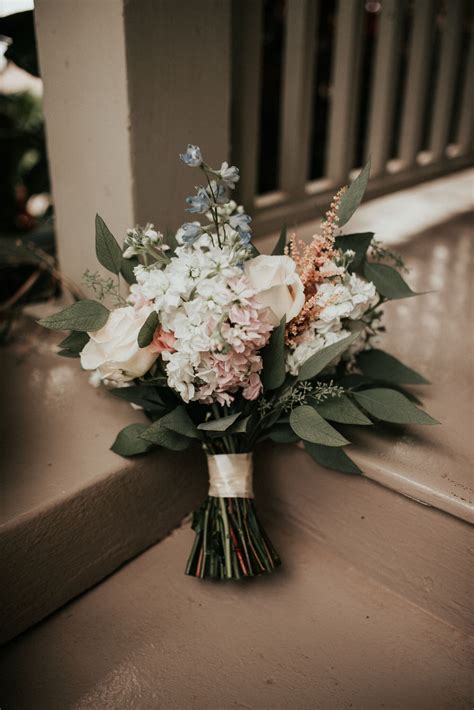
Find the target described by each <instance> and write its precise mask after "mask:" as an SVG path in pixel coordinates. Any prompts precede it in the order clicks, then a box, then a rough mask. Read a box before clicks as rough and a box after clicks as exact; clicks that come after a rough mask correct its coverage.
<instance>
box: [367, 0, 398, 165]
mask: <svg viewBox="0 0 474 710" xmlns="http://www.w3.org/2000/svg"><path fill="white" fill-rule="evenodd" d="M403 9H404V3H403V2H400V0H384V2H383V4H382V11H381V16H380V26H379V35H378V38H377V49H376V53H375V59H374V61H375V72H374V87H373V90H372V100H371V105H370V119H369V131H368V141H367V143H368V148H367V150H366V153H367V157H369V155H370V157H371V175H372V177H375V176H377V175H382V174H383V173H384V172H385V168H386V165H387V161H388V158H389V152H390V141H391V135H390V133H391V126H392V116H393V109H394V104H395V88H396V76H397V72H398V71H399V43H400V27H401V19H402V13H403Z"/></svg>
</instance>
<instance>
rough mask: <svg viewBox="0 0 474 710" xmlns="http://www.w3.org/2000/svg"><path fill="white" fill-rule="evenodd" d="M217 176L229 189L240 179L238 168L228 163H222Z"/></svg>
mask: <svg viewBox="0 0 474 710" xmlns="http://www.w3.org/2000/svg"><path fill="white" fill-rule="evenodd" d="M219 176H220V181H221V183H222V184H223V185H225V186H226V187H230V189H231V190H233V189H234V187H235V183H236V182H238V181H239V180H240V175H239V169H238V168H236V167H235V165H231V166H230V167H229V164H228V163H222V165H221V169H220V170H219Z"/></svg>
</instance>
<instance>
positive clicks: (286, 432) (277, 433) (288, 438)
mask: <svg viewBox="0 0 474 710" xmlns="http://www.w3.org/2000/svg"><path fill="white" fill-rule="evenodd" d="M265 438H267V439H270V441H274V442H275V443H276V444H296V442H297V441H299V440H300V437H299V436H298V434H295V432H294V431H293V429H292V428H291V426H290V425H289V424H275V425H274V426H273V427H272V428H271V429H270V431H269V432H268V434H267V435H266V437H265Z"/></svg>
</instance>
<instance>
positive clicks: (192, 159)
mask: <svg viewBox="0 0 474 710" xmlns="http://www.w3.org/2000/svg"><path fill="white" fill-rule="evenodd" d="M179 157H180V158H181V160H182V161H183V163H186V165H189V166H190V167H192V168H196V167H199V166H200V165H202V155H201V149H200V147H199V146H198V145H192V144H191V143H189V145H188V147H187V149H186V152H185V153H180V156H179Z"/></svg>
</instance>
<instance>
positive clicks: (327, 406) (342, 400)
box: [312, 396, 372, 426]
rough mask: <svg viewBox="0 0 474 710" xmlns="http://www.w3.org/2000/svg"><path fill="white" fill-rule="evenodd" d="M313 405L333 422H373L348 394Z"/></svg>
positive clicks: (362, 424) (366, 423)
mask: <svg viewBox="0 0 474 710" xmlns="http://www.w3.org/2000/svg"><path fill="white" fill-rule="evenodd" d="M312 406H314V408H315V409H316V411H317V412H318V414H320V415H321V416H322V417H324V419H329V420H330V421H332V422H339V423H340V424H358V425H361V426H364V425H365V426H366V425H368V424H372V422H371V421H370V419H368V418H367V417H366V416H365V414H364V413H363V412H361V410H360V409H359V407H357V406H356V405H355V404H354V402H352V400H350V399H349V397H346V396H342V397H337V398H334V399H328V400H326V401H325V402H322V403H321V404H317V403H315V404H313V405H312Z"/></svg>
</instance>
